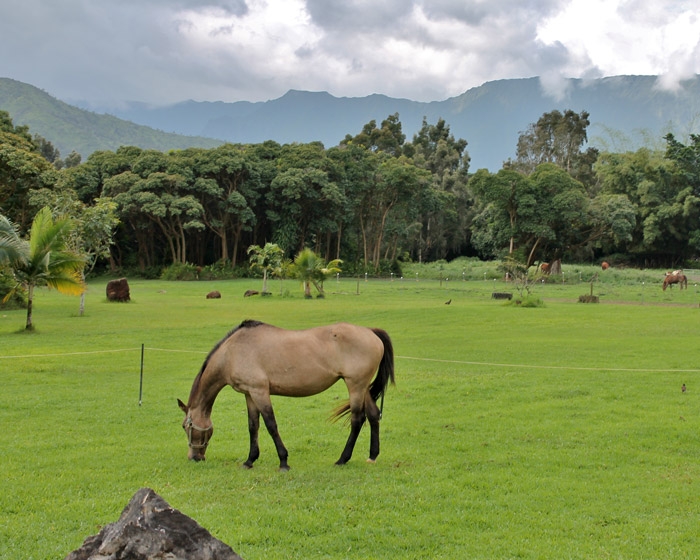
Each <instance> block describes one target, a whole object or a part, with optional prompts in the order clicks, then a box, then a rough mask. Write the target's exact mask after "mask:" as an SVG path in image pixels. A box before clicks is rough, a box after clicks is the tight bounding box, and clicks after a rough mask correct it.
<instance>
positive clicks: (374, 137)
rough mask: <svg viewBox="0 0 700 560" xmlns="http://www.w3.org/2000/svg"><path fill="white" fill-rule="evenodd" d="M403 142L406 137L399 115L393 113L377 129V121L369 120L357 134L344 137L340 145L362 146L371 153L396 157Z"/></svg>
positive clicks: (399, 153)
mask: <svg viewBox="0 0 700 560" xmlns="http://www.w3.org/2000/svg"><path fill="white" fill-rule="evenodd" d="M405 141H406V135H405V134H404V133H403V131H402V126H401V121H400V120H399V114H398V113H394V114H393V115H389V116H388V117H387V118H386V119H384V120H383V121H382V124H381V127H379V128H377V121H375V120H371V121H369V122H368V123H367V124H366V125H364V126H363V127H362V131H361V132H360V133H359V134H357V135H355V136H351V135H350V134H348V135H346V136H345V138H344V139H343V140H341V142H340V144H341V145H348V144H354V145H358V146H363V147H364V148H365V149H367V150H369V151H371V152H376V151H379V152H386V153H388V154H390V155H392V156H395V157H398V156H399V155H401V150H402V147H403V144H404V142H405Z"/></svg>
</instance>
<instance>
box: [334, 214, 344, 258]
mask: <svg viewBox="0 0 700 560" xmlns="http://www.w3.org/2000/svg"><path fill="white" fill-rule="evenodd" d="M342 234H343V222H340V223H339V224H338V243H337V245H336V247H335V258H336V259H339V258H340V239H341V236H342Z"/></svg>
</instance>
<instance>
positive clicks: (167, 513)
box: [65, 488, 242, 560]
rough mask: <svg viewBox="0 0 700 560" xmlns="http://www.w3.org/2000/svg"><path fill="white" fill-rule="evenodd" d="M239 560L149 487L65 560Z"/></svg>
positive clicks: (230, 549)
mask: <svg viewBox="0 0 700 560" xmlns="http://www.w3.org/2000/svg"><path fill="white" fill-rule="evenodd" d="M118 558H124V559H126V558H128V559H129V560H156V559H158V560H163V559H166V558H167V559H168V560H242V558H241V557H240V556H239V555H238V554H236V553H235V552H234V551H233V549H232V548H231V547H230V546H228V545H227V544H225V543H223V542H221V541H220V540H218V539H215V538H214V537H213V536H212V535H211V533H209V531H207V530H206V529H205V528H204V527H202V526H201V525H199V524H198V523H197V522H196V521H194V520H193V519H191V518H189V517H187V516H186V515H185V514H183V513H181V512H179V511H178V510H176V509H173V508H172V507H170V506H169V505H168V503H167V502H166V501H165V500H164V499H163V498H161V497H160V496H159V495H158V494H156V493H155V492H154V491H153V490H151V489H150V488H141V489H140V490H139V491H138V492H136V494H134V497H133V498H131V501H130V502H129V504H128V505H127V506H126V507H125V508H124V511H123V512H122V514H121V517H120V518H119V520H118V521H116V522H115V523H110V524H109V525H107V526H106V527H104V528H103V529H102V530H101V531H100V532H99V534H97V535H93V536H92V537H88V538H87V539H85V542H84V543H83V546H81V547H80V548H79V549H77V550H74V551H73V552H71V553H70V554H69V555H68V556H66V558H65V560H115V559H118Z"/></svg>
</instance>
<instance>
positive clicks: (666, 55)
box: [537, 0, 700, 88]
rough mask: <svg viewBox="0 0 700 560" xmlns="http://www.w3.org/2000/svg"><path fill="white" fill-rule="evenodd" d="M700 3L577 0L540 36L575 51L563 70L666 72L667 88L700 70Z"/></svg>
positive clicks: (580, 72) (545, 26)
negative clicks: (699, 50) (699, 44)
mask: <svg viewBox="0 0 700 560" xmlns="http://www.w3.org/2000/svg"><path fill="white" fill-rule="evenodd" d="M699 16H700V5H698V3H697V2H674V1H673V0H665V1H659V0H572V1H571V2H570V3H569V4H567V5H566V6H565V7H564V8H563V9H562V10H561V11H560V12H559V13H558V14H556V15H554V16H553V17H551V18H549V19H547V20H545V21H544V22H543V23H542V25H541V26H540V27H539V29H538V34H537V37H538V39H540V40H541V41H543V42H544V43H545V44H553V43H555V42H558V43H560V44H562V45H563V46H564V47H565V48H566V49H567V50H568V51H569V52H570V54H571V56H570V59H569V60H568V61H567V63H566V64H564V65H563V66H562V68H561V70H562V71H564V72H565V73H567V74H568V75H570V76H572V77H577V76H581V75H583V74H585V73H586V72H587V71H590V70H592V69H594V70H595V71H596V72H598V71H599V72H601V73H602V74H604V75H607V76H612V75H619V74H645V75H656V74H661V75H664V79H663V80H662V83H663V84H664V86H665V87H667V88H673V87H676V86H677V84H678V81H679V80H680V79H683V78H687V77H690V76H691V75H693V74H695V73H697V72H700V58H699V57H698V38H699V37H700V17H699Z"/></svg>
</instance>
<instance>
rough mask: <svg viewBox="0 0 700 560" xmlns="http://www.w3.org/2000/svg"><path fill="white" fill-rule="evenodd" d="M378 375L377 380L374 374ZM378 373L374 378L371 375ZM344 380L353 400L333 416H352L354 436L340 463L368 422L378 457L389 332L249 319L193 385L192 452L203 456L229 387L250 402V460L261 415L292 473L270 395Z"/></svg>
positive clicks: (390, 366) (188, 421)
mask: <svg viewBox="0 0 700 560" xmlns="http://www.w3.org/2000/svg"><path fill="white" fill-rule="evenodd" d="M375 372H377V375H376V377H374V374H375ZM372 377H374V380H372ZM339 379H342V380H343V381H344V382H345V384H346V385H347V388H348V393H349V396H350V399H349V401H348V402H347V403H346V404H344V405H341V406H340V407H339V408H338V409H337V410H336V411H335V414H334V416H336V417H341V416H343V415H345V414H348V413H349V414H350V436H349V437H348V440H347V443H346V444H345V448H344V449H343V452H342V453H341V455H340V459H338V461H337V462H336V464H337V465H343V464H345V463H347V462H348V461H349V460H350V457H351V456H352V452H353V449H354V447H355V442H356V441H357V436H358V435H359V433H360V430H361V429H362V426H363V424H364V422H365V419H367V420H369V425H370V428H371V437H370V449H369V459H368V461H369V462H374V461H375V460H376V458H377V455H379V420H380V417H381V412H380V410H379V407H378V406H377V399H378V398H379V397H380V396H383V394H384V392H385V391H386V388H387V386H388V384H389V382H391V383H393V382H394V351H393V348H392V344H391V339H390V338H389V335H388V334H387V333H386V332H385V331H383V330H382V329H371V328H367V327H359V326H356V325H350V324H348V323H338V324H335V325H329V326H324V327H315V328H312V329H307V330H300V331H291V330H285V329H281V328H278V327H273V326H272V325H267V324H265V323H260V322H258V321H243V322H242V323H241V324H240V325H238V327H236V328H235V329H233V330H232V331H231V332H230V333H228V334H227V335H226V336H225V337H224V338H223V339H222V340H221V341H220V342H219V343H218V344H217V345H216V346H214V348H213V349H212V351H211V352H209V355H208V356H207V358H206V359H205V360H204V364H203V365H202V367H201V369H200V371H199V374H198V375H197V377H196V378H195V380H194V383H193V384H192V389H191V391H190V397H189V400H188V401H187V404H184V403H183V402H182V401H181V400H180V399H178V401H177V402H178V404H179V406H180V408H181V409H182V410H183V412H184V413H185V420H184V421H183V423H182V427H183V428H184V430H185V433H186V434H187V441H188V444H189V454H188V457H189V458H190V459H193V460H195V461H201V460H203V459H204V454H205V452H206V450H207V446H208V445H209V440H210V439H211V436H212V434H213V433H214V425H213V423H212V421H211V419H210V416H211V409H212V407H213V405H214V400H215V399H216V396H217V395H218V394H219V391H221V389H223V388H224V387H225V386H226V385H230V386H231V387H233V389H234V390H236V391H238V392H239V393H243V394H244V395H245V399H246V405H247V407H248V430H249V432H250V453H249V454H248V459H247V460H246V462H245V463H244V466H245V467H247V468H252V466H253V463H254V462H255V460H256V459H257V458H258V456H259V455H260V450H259V448H258V429H259V426H260V415H262V417H263V421H264V422H265V426H266V427H267V431H268V432H269V433H270V435H271V436H272V439H273V441H274V442H275V447H276V448H277V455H278V456H279V460H280V467H279V468H280V470H288V469H289V466H288V465H287V449H286V448H285V447H284V444H283V443H282V439H281V438H280V435H279V432H278V430H277V422H276V421H275V414H274V412H273V410H272V403H271V401H270V395H283V396H287V397H307V396H310V395H315V394H317V393H320V392H322V391H325V390H326V389H328V388H329V387H330V386H331V385H333V384H334V383H335V382H336V381H338V380H339Z"/></svg>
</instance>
